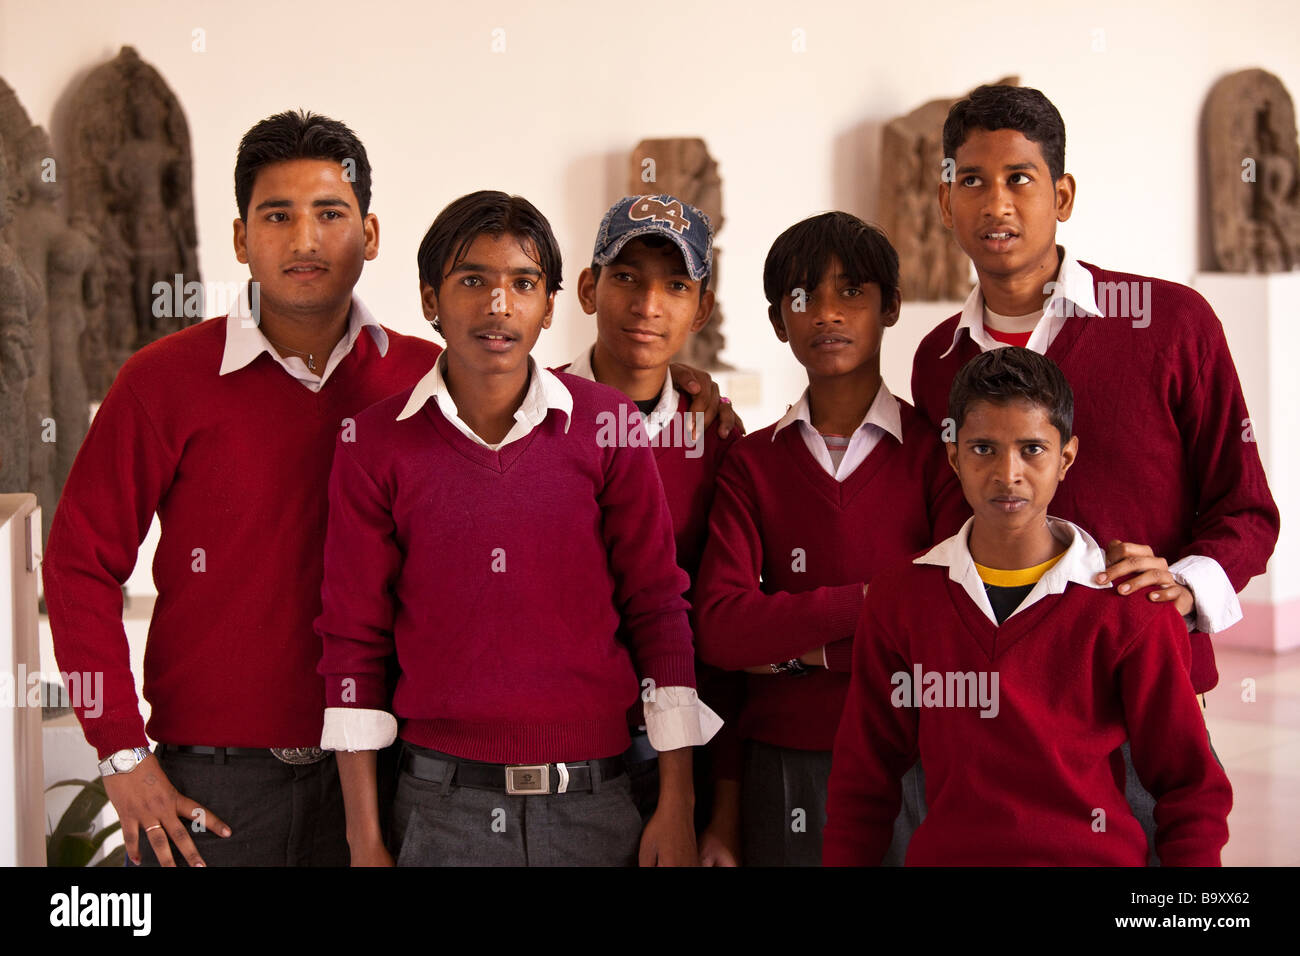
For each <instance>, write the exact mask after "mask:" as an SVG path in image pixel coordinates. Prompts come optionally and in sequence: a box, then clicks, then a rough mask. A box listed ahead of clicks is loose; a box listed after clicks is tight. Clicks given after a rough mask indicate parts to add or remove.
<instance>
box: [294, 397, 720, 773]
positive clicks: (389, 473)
mask: <svg viewBox="0 0 1300 956" xmlns="http://www.w3.org/2000/svg"><path fill="white" fill-rule="evenodd" d="M559 378H560V380H561V381H562V382H563V384H564V385H565V386H566V387H567V388H568V389H569V391H570V393H571V394H572V396H573V414H572V417H571V419H569V418H566V416H565V415H564V414H563V413H562V412H560V411H551V412H549V413H548V414H547V416H546V419H545V420H544V421H543V422H542V423H541V424H540V425H538V426H537V427H536V428H534V429H533V430H532V431H531V432H530V433H529V434H528V435H526V436H525V437H523V438H520V439H518V440H517V441H513V442H511V443H510V444H508V445H505V446H504V447H503V448H501V449H500V451H496V452H494V451H492V450H491V449H489V448H487V447H485V446H483V445H479V444H477V443H475V442H473V441H472V440H470V439H469V438H468V437H467V436H465V435H464V434H462V433H461V432H460V430H459V429H457V428H456V427H455V426H454V425H452V423H451V422H449V421H448V420H447V418H446V416H445V415H443V413H442V412H441V411H440V410H439V409H438V408H437V407H436V404H435V402H436V400H431V401H428V402H426V403H425V405H424V407H423V408H421V409H420V411H419V412H417V413H416V414H415V415H413V416H411V417H410V418H407V419H404V420H402V421H397V420H396V417H397V414H398V412H399V411H400V410H401V409H402V408H403V406H404V405H405V404H406V402H407V399H408V398H409V397H410V390H408V391H406V392H404V393H402V394H400V395H396V396H394V397H393V398H391V399H389V400H386V401H384V402H380V403H379V404H377V405H375V406H374V407H373V408H370V409H369V410H367V411H366V412H364V413H363V414H361V415H359V416H357V430H356V436H355V437H356V441H355V442H346V441H344V440H343V439H342V436H340V441H339V443H338V450H337V452H336V455H335V459H334V470H333V472H332V473H331V476H330V519H329V532H328V534H327V536H326V544H325V585H324V588H323V591H322V601H323V610H322V613H321V616H320V618H319V619H318V620H317V622H316V629H317V631H318V633H320V634H321V636H322V638H323V639H324V655H323V657H322V659H321V661H320V673H321V674H322V675H323V676H324V677H325V688H326V699H327V705H328V706H330V707H361V708H368V709H384V710H386V709H389V702H388V696H387V684H386V680H385V663H386V661H387V659H388V657H389V656H390V654H391V653H392V652H393V650H394V649H395V650H396V653H397V660H398V664H399V666H400V669H401V674H400V676H399V678H398V681H397V689H396V692H395V694H394V696H393V700H392V708H391V709H392V711H393V712H394V713H395V714H396V716H397V717H398V720H399V723H400V729H399V733H400V735H401V737H402V738H403V739H404V740H408V741H411V742H412V743H415V744H419V745H421V746H425V747H430V748H432V749H435V750H441V751H444V752H446V753H451V754H454V755H456V756H458V757H463V758H465V759H469V760H486V761H491V762H494V763H529V762H551V761H576V760H585V759H589V758H596V757H608V756H612V755H614V754H617V753H621V752H622V751H623V750H625V749H626V748H627V746H628V743H629V737H628V727H627V712H628V708H630V707H631V706H632V704H633V703H634V702H635V701H636V700H637V698H638V693H639V691H640V685H639V683H638V678H646V677H648V678H650V679H651V680H653V681H654V682H655V685H656V686H659V687H674V686H678V687H694V686H695V675H694V666H693V658H694V654H693V650H692V647H691V633H690V625H689V623H688V619H687V613H686V611H687V604H686V601H685V599H684V598H683V597H682V593H683V592H684V591H685V590H686V588H687V586H688V583H689V582H688V581H687V578H686V574H685V573H684V572H683V571H682V570H681V568H679V567H677V565H676V563H675V562H674V549H673V533H672V518H671V517H670V515H669V513H668V506H667V503H666V501H665V500H664V493H663V485H662V483H661V482H660V480H659V473H658V470H657V469H656V468H655V467H654V460H653V456H652V454H651V452H650V449H649V448H647V447H644V446H642V447H601V445H600V444H599V443H598V440H597V436H598V434H599V428H600V424H601V416H602V415H603V414H605V413H608V414H612V415H614V416H615V419H614V420H615V421H617V420H618V418H617V416H618V415H619V414H620V409H619V406H620V405H622V406H624V408H623V409H622V412H621V414H623V415H625V416H626V415H628V414H636V408H635V406H633V405H632V404H631V403H630V402H627V401H626V400H625V399H623V398H622V397H621V396H620V395H619V393H618V392H616V391H615V390H614V389H612V388H608V387H607V386H604V385H598V384H595V383H593V382H588V381H586V380H584V379H580V378H576V377H574V376H572V375H567V374H564V373H560V374H559ZM566 421H568V422H569V429H568V432H567V433H566V432H565V423H566Z"/></svg>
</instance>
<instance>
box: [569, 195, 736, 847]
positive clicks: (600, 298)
mask: <svg viewBox="0 0 1300 956" xmlns="http://www.w3.org/2000/svg"><path fill="white" fill-rule="evenodd" d="M712 263H713V233H712V228H711V226H710V223H709V218H708V216H706V215H705V214H704V213H703V212H702V211H701V210H699V209H696V208H695V207H694V206H692V205H690V204H689V203H685V202H682V201H681V200H680V199H677V198H676V197H674V196H666V195H660V196H627V197H625V198H623V199H620V200H619V201H618V202H617V203H615V204H614V205H613V206H612V207H610V209H609V210H608V211H607V212H606V213H605V216H604V218H603V219H602V220H601V223H600V228H599V229H598V230H597V234H596V248H595V251H594V252H593V253H592V261H591V266H590V267H589V268H587V269H583V270H582V274H581V275H580V276H579V277H578V300H579V302H581V303H582V308H583V311H585V312H586V313H587V314H588V315H594V316H596V334H597V337H596V342H595V344H594V345H592V346H590V347H589V348H586V349H584V350H583V351H582V353H581V354H580V355H579V356H578V357H577V358H575V359H574V360H573V362H571V363H570V364H569V365H567V366H565V367H564V369H563V371H566V372H568V373H569V374H570V375H577V376H578V377H579V378H585V379H587V380H589V381H595V382H600V383H601V384H604V385H610V386H613V387H614V388H617V389H618V390H619V391H621V392H622V393H623V394H624V395H625V396H627V397H628V398H629V399H631V400H632V401H633V402H635V403H636V406H637V409H638V411H640V413H641V414H642V415H643V416H644V417H645V430H646V435H647V437H648V438H649V439H650V441H651V445H652V446H653V448H654V456H655V462H656V464H658V466H659V477H660V479H661V480H662V481H663V484H664V492H665V494H666V495H667V497H668V510H669V512H670V513H671V514H672V518H673V536H674V538H675V540H676V545H677V563H678V565H679V566H680V567H681V568H682V570H683V571H685V572H686V573H687V575H688V576H689V577H690V579H691V581H692V582H693V581H694V580H695V578H696V574H697V572H698V571H699V564H700V555H701V553H702V552H703V550H704V542H705V538H706V535H707V532H708V517H709V506H710V505H711V504H712V502H713V489H714V480H715V477H716V475H717V471H718V467H719V465H720V464H721V463H722V460H723V457H724V456H725V455H726V453H727V450H728V449H729V448H730V447H731V446H732V445H733V444H734V443H735V441H736V440H737V439H738V438H740V435H741V431H740V429H736V430H735V431H733V432H732V433H731V434H729V435H728V436H727V437H726V438H723V437H721V435H720V434H719V430H718V427H717V424H716V423H715V425H713V426H711V427H709V428H707V429H705V430H704V431H703V432H702V433H701V434H700V435H698V436H697V435H695V434H694V432H693V428H694V416H691V415H690V414H689V412H688V409H687V402H686V396H685V395H683V394H682V393H680V392H678V391H677V390H676V389H675V388H674V387H673V382H672V378H671V376H670V375H669V374H668V368H669V362H670V361H671V359H672V357H673V356H674V355H675V354H677V352H678V351H680V350H681V349H682V347H683V346H684V345H685V344H686V341H687V338H688V337H689V336H690V335H692V334H694V333H696V332H698V331H700V329H702V328H704V326H705V325H706V324H707V323H708V321H709V317H710V315H711V314H712V312H713V292H712V290H710V289H709V287H708V286H709V278H710V273H711V271H712ZM687 599H688V600H690V594H689V593H688V595H687ZM696 677H697V679H698V680H699V683H700V686H701V688H702V690H703V692H704V696H705V697H706V698H708V700H709V701H710V702H711V703H712V704H713V706H714V707H717V708H719V710H720V711H721V712H722V715H723V716H724V717H726V718H727V721H728V722H727V724H726V725H725V726H724V727H723V728H722V729H721V730H720V731H719V733H718V735H717V736H716V737H715V738H714V739H713V740H712V741H711V742H710V744H709V747H708V748H707V749H705V748H699V749H697V750H696V752H695V757H696V761H695V770H696V774H695V784H696V793H695V819H696V820H697V821H698V822H699V823H701V824H702V825H704V830H703V832H702V833H701V835H700V862H701V864H702V865H705V866H711V865H720V866H735V865H736V863H737V860H738V858H739V855H740V779H739V777H740V774H739V765H740V742H739V739H738V738H737V737H736V734H735V729H734V726H733V722H732V721H731V715H732V712H733V711H734V710H735V708H736V698H737V697H738V695H739V693H740V691H741V689H742V687H743V683H742V682H741V677H740V675H738V674H724V673H722V672H720V671H717V670H715V669H713V668H707V667H704V668H701V665H699V663H698V662H697V665H696ZM722 701H726V702H727V703H726V705H725V706H724V705H723V704H722V703H721V702H722ZM625 757H626V759H627V761H628V773H629V775H630V777H631V779H632V790H633V795H634V796H635V797H636V798H637V803H638V806H639V807H640V808H641V814H642V816H643V817H645V818H649V816H650V815H651V814H652V813H653V812H654V809H655V805H656V798H657V794H658V791H659V780H658V775H657V772H656V771H657V767H658V760H657V755H656V754H655V752H654V749H653V748H652V747H651V746H650V742H649V738H648V737H647V735H646V731H645V727H644V726H643V720H642V715H641V707H640V705H639V704H638V706H637V707H635V708H634V709H633V735H632V746H631V747H630V748H629V749H628V752H627V754H626V755H625Z"/></svg>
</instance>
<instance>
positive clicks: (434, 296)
mask: <svg viewBox="0 0 1300 956" xmlns="http://www.w3.org/2000/svg"><path fill="white" fill-rule="evenodd" d="M420 306H421V308H423V309H424V317H425V318H426V319H428V320H429V321H430V322H432V321H433V320H434V319H436V318H437V317H438V293H437V292H435V291H433V286H431V285H429V283H427V282H425V281H424V280H423V279H421V280H420Z"/></svg>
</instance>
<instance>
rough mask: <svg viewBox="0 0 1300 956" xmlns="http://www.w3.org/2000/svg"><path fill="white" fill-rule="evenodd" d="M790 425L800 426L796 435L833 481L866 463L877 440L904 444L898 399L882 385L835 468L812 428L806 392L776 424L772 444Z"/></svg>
mask: <svg viewBox="0 0 1300 956" xmlns="http://www.w3.org/2000/svg"><path fill="white" fill-rule="evenodd" d="M793 422H798V423H799V434H800V435H801V436H802V438H803V442H804V444H805V445H806V446H808V452H809V454H811V455H812V456H813V458H814V459H816V461H817V464H819V465H821V466H822V470H823V471H825V472H826V474H828V475H830V476H831V477H832V478H834V479H835V480H836V481H843V480H844V479H845V478H847V477H849V475H851V474H853V472H854V471H855V470H856V469H857V467H858V466H859V465H861V464H862V463H863V462H864V461H866V460H867V456H868V455H870V454H871V452H872V451H873V450H874V449H875V447H876V445H878V444H880V439H881V438H882V437H884V436H885V435H893V436H894V438H895V439H897V440H898V442H899V443H900V444H901V443H902V441H903V419H902V417H901V415H900V413H899V410H898V399H896V398H895V397H894V396H893V393H891V392H890V391H889V388H888V387H887V386H886V385H885V383H884V382H883V381H882V382H881V383H880V389H879V391H877V392H876V397H875V400H874V401H872V403H871V407H870V408H868V409H867V414H866V415H865V416H863V419H862V423H861V424H860V425H858V427H857V428H856V429H854V431H853V434H852V435H851V436H850V437H849V447H848V448H846V449H845V451H844V457H843V458H841V459H840V463H839V467H838V468H837V467H836V466H835V463H834V462H833V461H832V460H831V453H830V452H829V451H828V450H827V448H826V442H825V440H823V438H822V436H821V433H820V432H819V431H817V429H816V428H814V427H813V423H812V412H811V410H810V408H809V406H808V389H806V388H805V389H804V390H803V394H802V395H800V396H799V401H797V402H795V403H794V404H793V405H791V406H790V408H789V409H788V410H787V411H786V413H785V414H784V415H782V416H781V418H780V420H779V421H777V423H776V427H775V428H773V429H772V440H773V441H776V436H777V433H779V432H780V431H781V429H783V428H785V427H786V426H787V425H789V424H791V423H793Z"/></svg>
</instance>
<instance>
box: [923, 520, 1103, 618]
mask: <svg viewBox="0 0 1300 956" xmlns="http://www.w3.org/2000/svg"><path fill="white" fill-rule="evenodd" d="M974 523H975V518H974V517H970V518H967V519H966V523H965V524H964V525H962V526H961V530H960V531H958V532H957V533H956V534H955V535H953V536H952V537H951V538H948V539H947V540H945V541H941V542H939V543H938V544H936V545H935V546H934V547H933V548H931V549H930V550H929V551H927V552H925V554H923V555H921V556H920V557H918V558H914V559H913V560H912V563H913V564H934V565H938V566H939V567H944V568H947V569H948V579H949V580H951V581H955V582H957V583H958V584H960V585H961V587H962V590H963V591H965V592H966V594H967V595H968V596H969V597H970V599H971V600H972V601H974V602H975V605H976V607H978V608H979V609H980V610H981V611H983V612H984V616H985V617H987V618H988V619H989V620H990V621H992V622H993V624H994V625H995V626H997V623H998V619H997V615H995V614H994V613H993V605H992V604H991V603H990V602H989V595H988V592H987V591H985V590H984V581H983V579H981V578H980V575H979V571H978V570H977V569H976V567H975V559H974V558H972V557H971V555H970V543H969V541H970V529H971V526H972V525H973V524H974ZM1047 526H1048V528H1050V529H1051V532H1052V536H1053V537H1054V538H1056V539H1057V540H1058V541H1068V542H1069V547H1068V548H1066V550H1065V553H1064V554H1062V555H1061V557H1060V559H1059V560H1058V561H1057V562H1056V563H1055V564H1054V565H1052V566H1051V567H1050V568H1048V569H1047V571H1046V572H1044V574H1043V576H1042V577H1041V578H1039V579H1038V583H1036V584H1035V585H1034V587H1033V590H1031V591H1030V592H1029V593H1028V594H1027V595H1025V599H1024V600H1023V601H1021V602H1020V606H1019V607H1018V608H1016V609H1015V610H1014V611H1012V612H1011V613H1010V614H1009V615H1007V620H1008V621H1009V620H1011V618H1013V617H1015V616H1016V615H1017V614H1019V613H1020V612H1021V611H1023V610H1025V609H1026V608H1030V607H1033V606H1034V605H1035V604H1037V603H1038V602H1039V601H1041V600H1042V599H1043V598H1045V597H1047V596H1048V595H1049V594H1061V593H1063V592H1064V591H1065V586H1066V585H1067V584H1082V585H1083V586H1084V587H1089V588H1093V589H1094V590H1101V589H1103V588H1108V587H1111V584H1110V582H1109V581H1108V582H1106V583H1105V584H1097V583H1096V582H1095V581H1094V580H1093V578H1094V577H1095V576H1096V575H1098V574H1100V573H1101V572H1102V571H1105V570H1106V552H1105V551H1103V550H1102V549H1101V548H1100V547H1098V546H1097V542H1096V541H1094V540H1093V539H1092V536H1091V535H1089V534H1088V532H1086V531H1084V530H1083V529H1082V528H1080V527H1079V526H1078V525H1076V524H1072V523H1071V522H1069V521H1065V520H1064V519H1062V518H1052V517H1048V519H1047ZM1004 623H1005V622H1004Z"/></svg>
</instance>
